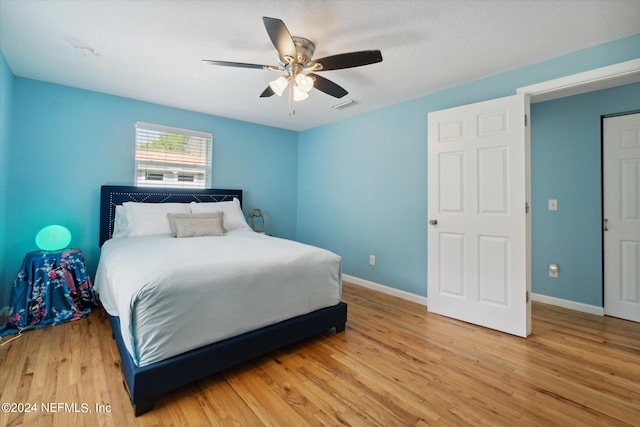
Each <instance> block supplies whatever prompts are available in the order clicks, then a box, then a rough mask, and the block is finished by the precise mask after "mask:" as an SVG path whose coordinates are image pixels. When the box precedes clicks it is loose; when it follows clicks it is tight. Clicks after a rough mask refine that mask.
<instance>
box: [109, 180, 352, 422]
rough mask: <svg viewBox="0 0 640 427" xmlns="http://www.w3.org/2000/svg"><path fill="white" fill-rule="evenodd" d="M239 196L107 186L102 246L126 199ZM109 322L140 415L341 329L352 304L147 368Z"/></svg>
mask: <svg viewBox="0 0 640 427" xmlns="http://www.w3.org/2000/svg"><path fill="white" fill-rule="evenodd" d="M234 197H237V198H238V199H239V200H240V202H241V203H242V190H219V189H211V190H188V189H165V188H144V187H130V186H112V185H110V186H106V185H105V186H102V188H101V193H100V246H102V244H103V243H104V242H105V241H106V240H108V239H110V238H111V235H112V234H113V221H114V218H115V207H116V205H120V204H122V203H124V202H127V201H135V202H148V203H165V202H191V201H198V202H222V201H227V200H232V199H233V198H234ZM109 321H110V323H111V329H112V331H113V337H114V339H115V340H116V343H117V346H118V352H119V353H120V360H121V365H122V372H123V374H124V378H125V381H126V385H127V388H128V391H129V396H130V398H131V403H132V404H133V406H134V412H135V415H136V417H137V416H139V415H142V414H144V413H145V412H147V411H149V410H151V409H152V408H153V405H154V402H155V399H156V398H157V397H158V396H160V395H162V394H164V393H166V392H169V391H171V390H174V389H176V388H179V387H182V386H184V385H186V384H189V383H192V382H194V381H197V380H200V379H202V378H205V377H208V376H210V375H212V374H215V373H218V372H221V371H223V370H225V369H227V368H230V367H232V366H235V365H238V364H240V363H243V362H246V361H248V360H251V359H254V358H256V357H259V356H262V355H264V354H267V353H269V352H271V351H274V350H276V349H278V348H282V347H284V346H287V345H290V344H293V343H295V342H298V341H301V340H303V339H305V338H309V337H312V336H314V335H317V334H319V333H321V332H325V331H327V330H329V329H332V328H335V330H336V332H342V331H344V330H345V326H346V322H347V304H345V303H343V302H340V303H338V304H336V305H334V306H332V307H327V308H322V309H320V310H316V311H314V312H311V313H308V314H305V315H302V316H298V317H294V318H292V319H288V320H284V321H282V322H280V323H276V324H274V325H271V326H266V327H264V328H261V329H257V330H255V331H250V332H247V333H245V334H242V335H238V336H236V337H231V338H228V339H226V340H223V341H219V342H216V343H213V344H210V345H207V346H204V347H201V348H197V349H194V350H191V351H189V352H186V353H183V354H180V355H178V356H174V357H172V358H170V359H167V360H163V361H160V362H156V363H153V364H151V365H147V366H143V367H137V366H136V365H135V364H134V362H133V359H132V358H131V356H130V354H129V351H128V350H127V348H126V346H125V345H124V341H123V339H122V335H121V333H120V319H119V318H118V317H114V316H111V315H109Z"/></svg>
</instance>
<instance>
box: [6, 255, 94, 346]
mask: <svg viewBox="0 0 640 427" xmlns="http://www.w3.org/2000/svg"><path fill="white" fill-rule="evenodd" d="M10 304H11V305H10V306H9V320H8V321H7V323H6V324H5V325H4V326H3V327H2V328H0V336H3V335H7V334H15V333H17V332H18V331H20V330H24V329H33V328H44V327H46V326H52V325H57V324H58V323H63V322H69V321H72V320H77V319H81V318H83V317H86V316H87V315H88V314H90V313H91V310H92V308H95V307H96V306H97V301H96V297H95V293H94V292H93V285H92V283H91V278H90V277H89V275H88V274H87V270H86V267H85V262H84V255H83V254H82V251H81V250H80V249H63V250H61V251H53V252H50V251H36V252H29V253H28V254H27V255H26V256H25V257H24V260H23V262H22V267H21V268H20V271H19V272H18V274H17V276H16V279H15V281H14V282H13V290H12V294H11V303H10Z"/></svg>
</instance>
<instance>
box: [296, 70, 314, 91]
mask: <svg viewBox="0 0 640 427" xmlns="http://www.w3.org/2000/svg"><path fill="white" fill-rule="evenodd" d="M296 85H297V87H298V88H299V89H300V90H301V91H303V92H309V91H310V90H311V89H312V88H313V79H312V78H311V77H309V76H306V75H304V74H302V73H300V74H298V75H297V76H296Z"/></svg>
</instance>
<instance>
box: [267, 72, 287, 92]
mask: <svg viewBox="0 0 640 427" xmlns="http://www.w3.org/2000/svg"><path fill="white" fill-rule="evenodd" d="M288 84H289V78H287V77H285V76H280V77H278V78H277V79H275V80H274V81H272V82H271V83H269V87H270V88H271V90H272V91H273V93H275V94H276V95H278V96H282V92H284V90H285V89H286V88H287V85H288Z"/></svg>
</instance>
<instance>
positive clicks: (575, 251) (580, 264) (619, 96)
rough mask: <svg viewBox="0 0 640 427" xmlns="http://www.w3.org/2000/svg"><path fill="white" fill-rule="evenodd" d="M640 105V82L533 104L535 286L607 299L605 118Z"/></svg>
mask: <svg viewBox="0 0 640 427" xmlns="http://www.w3.org/2000/svg"><path fill="white" fill-rule="evenodd" d="M638 109H640V83H638V84H634V85H627V86H621V87H618V88H614V89H609V90H603V91H598V92H592V93H588V94H584V95H579V96H572V97H569V98H563V99H559V100H555V101H549V102H542V103H539V104H533V105H532V106H531V118H532V126H531V140H532V144H531V181H532V189H531V199H532V200H531V206H532V209H531V213H532V217H531V221H532V229H533V236H532V239H531V243H532V245H531V246H532V247H531V249H532V255H533V256H532V272H531V273H532V290H533V292H534V293H538V294H542V295H547V296H552V297H556V298H562V299H568V300H572V301H577V302H581V303H585V304H591V305H595V306H602V305H603V299H602V279H603V277H602V275H603V271H602V181H601V170H602V168H601V137H600V120H601V116H603V115H607V114H614V113H621V112H629V111H633V110H638ZM548 199H557V200H558V210H557V211H549V210H548ZM550 263H556V264H558V266H559V269H560V274H559V277H558V278H557V279H552V278H550V277H549V264H550Z"/></svg>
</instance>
